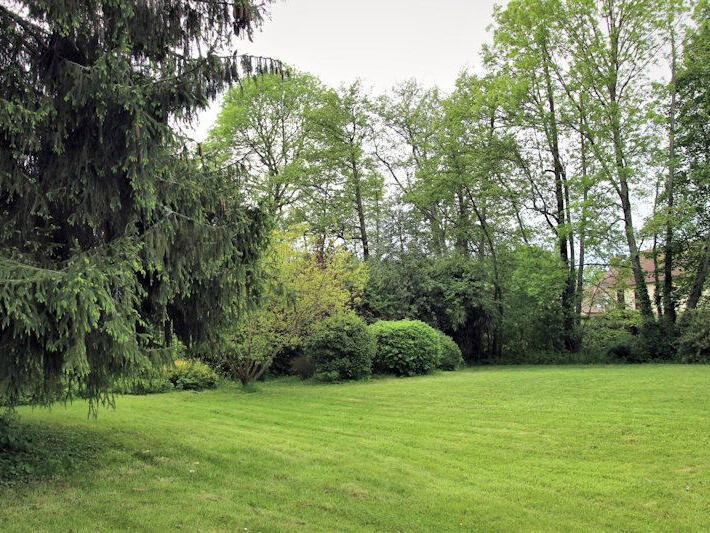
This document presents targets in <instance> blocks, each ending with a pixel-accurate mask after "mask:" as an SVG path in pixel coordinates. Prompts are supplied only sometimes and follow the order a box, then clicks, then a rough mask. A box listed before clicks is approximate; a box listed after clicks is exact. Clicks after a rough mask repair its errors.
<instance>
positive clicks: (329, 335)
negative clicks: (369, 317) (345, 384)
mask: <svg viewBox="0 0 710 533" xmlns="http://www.w3.org/2000/svg"><path fill="white" fill-rule="evenodd" d="M303 351H304V355H305V356H306V357H310V358H311V359H312V360H313V363H314V365H315V376H316V377H317V378H318V379H321V380H323V381H338V380H346V379H362V378H365V377H367V376H369V375H370V374H371V372H372V358H373V356H374V354H375V339H374V337H373V335H372V333H371V332H370V330H369V329H368V327H367V324H365V321H364V320H363V319H362V318H360V317H358V316H357V315H356V314H355V313H353V312H352V311H350V312H341V313H337V314H334V315H332V316H330V317H329V318H326V319H325V320H323V321H322V322H321V323H320V324H318V326H317V327H316V328H315V331H314V332H313V334H312V335H311V336H310V337H309V338H308V340H307V341H306V345H305V346H304V350H303Z"/></svg>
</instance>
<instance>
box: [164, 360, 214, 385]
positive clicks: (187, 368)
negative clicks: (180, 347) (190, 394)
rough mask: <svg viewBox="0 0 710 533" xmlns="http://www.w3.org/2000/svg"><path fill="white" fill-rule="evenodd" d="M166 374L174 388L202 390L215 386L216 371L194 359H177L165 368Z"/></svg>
mask: <svg viewBox="0 0 710 533" xmlns="http://www.w3.org/2000/svg"><path fill="white" fill-rule="evenodd" d="M167 374H168V380H170V383H172V384H173V386H174V387H175V388H176V389H182V390H203V389H214V388H215V387H216V386H217V380H218V376H217V373H216V372H215V371H214V370H212V369H211V368H210V367H209V366H207V365H206V364H205V363H203V362H202V361H198V360H196V359H178V360H177V361H175V363H174V364H173V366H170V367H168V368H167Z"/></svg>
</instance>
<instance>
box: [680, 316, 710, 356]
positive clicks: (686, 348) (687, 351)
mask: <svg viewBox="0 0 710 533" xmlns="http://www.w3.org/2000/svg"><path fill="white" fill-rule="evenodd" d="M678 343H679V346H678V356H679V358H680V360H681V361H682V362H684V363H710V310H709V309H707V308H703V309H697V310H695V311H694V312H693V313H692V314H691V315H690V317H688V320H687V322H686V324H685V325H684V328H683V331H682V334H681V336H680V338H679V340H678Z"/></svg>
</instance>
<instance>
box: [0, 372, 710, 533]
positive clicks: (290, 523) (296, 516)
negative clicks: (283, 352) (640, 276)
mask: <svg viewBox="0 0 710 533" xmlns="http://www.w3.org/2000/svg"><path fill="white" fill-rule="evenodd" d="M709 386H710V368H709V367H702V366H662V365H661V366H609V367H527V368H526V367H508V368H505V367H495V368H481V369H471V370H466V371H461V372H456V373H443V374H437V375H433V376H424V377H417V378H408V379H391V378H388V379H378V380H374V381H372V382H367V383H353V384H342V385H313V384H308V383H305V384H304V383H300V382H296V381H291V380H287V381H275V382H269V383H265V384H261V385H259V390H258V392H255V393H245V392H243V391H241V389H239V388H238V387H235V386H224V387H221V388H220V389H219V390H216V391H209V392H203V393H187V392H186V393H180V392H177V393H169V394H163V395H155V396H146V397H121V398H119V399H118V408H117V410H116V411H102V412H101V413H100V415H99V418H98V420H92V419H87V418H86V407H85V405H83V404H81V403H76V404H74V405H72V406H70V407H69V408H68V409H67V410H64V409H63V408H61V407H59V408H54V409H53V410H52V411H49V412H48V411H43V410H29V409H21V415H22V418H23V420H26V421H27V422H28V423H30V424H41V425H42V426H45V427H47V428H50V429H51V428H53V427H54V428H70V429H71V430H72V431H75V432H77V433H78V434H85V435H87V436H91V435H94V436H99V437H100V438H101V439H103V440H105V442H106V445H105V448H103V449H102V450H101V453H100V455H99V456H98V457H97V464H96V465H94V466H90V465H78V466H77V468H76V469H75V470H74V471H73V473H71V474H69V475H67V476H64V477H62V478H60V479H57V480H53V481H46V480H45V481H38V482H31V483H26V484H23V485H19V486H18V485H15V486H13V487H11V488H8V489H0V496H1V497H3V501H4V502H6V503H7V505H6V506H5V508H3V509H0V528H2V529H8V530H17V531H28V530H37V529H39V530H41V529H46V530H50V529H52V530H56V529H74V530H80V531H81V530H86V531H88V530H92V529H96V528H99V529H117V530H119V529H136V530H156V531H157V530H165V529H174V528H186V529H188V530H202V531H229V530H235V529H241V530H243V529H244V528H248V529H249V530H254V531H287V530H303V531H334V530H344V531H349V530H351V531H363V530H364V531H367V530H370V531H382V530H387V531H413V530H437V531H455V530H459V531H462V530H471V529H484V530H492V531H495V530H500V531H505V530H553V531H555V530H556V531H559V530H580V531H581V530H620V529H621V530H629V531H636V530H638V531H640V530H648V529H655V530H674V531H699V530H704V529H710V512H709V511H708V509H707V501H710V437H709V436H710V416H709V415H710V412H709V407H710V402H709V401H708V395H707V391H709V390H710V387H709ZM82 466H84V468H82Z"/></svg>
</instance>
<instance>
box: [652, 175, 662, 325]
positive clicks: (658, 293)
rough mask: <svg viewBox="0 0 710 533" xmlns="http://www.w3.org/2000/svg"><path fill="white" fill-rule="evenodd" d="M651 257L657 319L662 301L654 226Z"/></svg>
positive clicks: (655, 213) (656, 205) (655, 211)
mask: <svg viewBox="0 0 710 533" xmlns="http://www.w3.org/2000/svg"><path fill="white" fill-rule="evenodd" d="M659 188H660V184H659V183H658V180H656V195H655V197H654V199H653V218H654V219H655V218H656V216H657V214H658V190H659ZM651 255H652V257H653V282H654V284H655V286H656V290H655V291H654V293H653V303H654V304H655V305H656V314H657V315H658V316H659V317H662V316H663V301H662V300H661V278H660V268H659V263H658V227H657V226H656V225H655V224H654V230H653V249H652V252H651Z"/></svg>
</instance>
